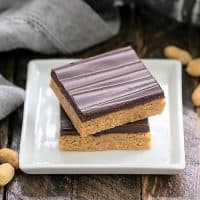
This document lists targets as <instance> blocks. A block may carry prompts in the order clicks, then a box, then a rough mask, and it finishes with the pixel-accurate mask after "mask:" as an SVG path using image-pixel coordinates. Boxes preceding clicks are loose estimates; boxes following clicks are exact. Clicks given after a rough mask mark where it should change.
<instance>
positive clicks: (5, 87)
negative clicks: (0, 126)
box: [0, 75, 24, 120]
mask: <svg viewBox="0 0 200 200" xmlns="http://www.w3.org/2000/svg"><path fill="white" fill-rule="evenodd" d="M23 101H24V90H23V89H21V88H19V87H17V86H15V85H13V84H12V83H10V82H9V81H7V80H6V79H5V78H4V77H3V76H2V75H0V105H1V106H0V120H1V119H3V118H5V117H6V116H7V115H8V114H9V113H11V112H12V111H13V110H15V109H16V108H18V107H19V106H20V105H21V104H22V103H23Z"/></svg>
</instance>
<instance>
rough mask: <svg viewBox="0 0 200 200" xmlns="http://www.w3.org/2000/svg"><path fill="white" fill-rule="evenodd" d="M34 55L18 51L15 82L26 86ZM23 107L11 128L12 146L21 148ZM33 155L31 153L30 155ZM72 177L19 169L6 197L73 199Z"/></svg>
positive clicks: (9, 185)
mask: <svg viewBox="0 0 200 200" xmlns="http://www.w3.org/2000/svg"><path fill="white" fill-rule="evenodd" d="M33 56H34V54H33V55H29V54H28V53H27V52H24V53H22V52H17V57H18V60H17V74H16V77H15V82H16V83H17V85H19V86H21V87H24V86H25V81H26V71H27V70H26V69H27V66H26V65H27V62H28V60H29V59H31V58H32V57H33ZM22 118H23V108H22V107H21V108H20V109H18V110H17V111H16V112H15V113H14V114H13V115H12V123H11V124H10V127H9V130H10V132H12V136H11V137H10V139H11V147H12V148H13V149H16V150H19V144H20V135H21V126H22ZM30 156H31V155H30ZM71 193H72V179H71V177H70V176H65V175H42V176H41V175H37V176H36V175H28V174H24V173H23V172H21V171H18V172H17V173H16V175H15V178H14V180H13V181H12V182H11V183H10V184H8V186H7V190H6V192H5V198H6V199H30V198H36V199H57V198H61V199H71Z"/></svg>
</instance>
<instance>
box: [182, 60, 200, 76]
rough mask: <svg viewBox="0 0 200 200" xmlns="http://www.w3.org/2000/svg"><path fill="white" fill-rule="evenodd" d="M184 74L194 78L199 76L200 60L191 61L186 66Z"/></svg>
mask: <svg viewBox="0 0 200 200" xmlns="http://www.w3.org/2000/svg"><path fill="white" fill-rule="evenodd" d="M185 70H186V72H187V73H188V74H189V75H191V76H194V77H199V76H200V58H196V59H193V60H191V61H190V62H189V64H188V65H187V68H186V69H185Z"/></svg>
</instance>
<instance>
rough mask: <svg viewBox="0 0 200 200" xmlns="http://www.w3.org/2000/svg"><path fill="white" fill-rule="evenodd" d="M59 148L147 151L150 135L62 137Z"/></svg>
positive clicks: (116, 134)
mask: <svg viewBox="0 0 200 200" xmlns="http://www.w3.org/2000/svg"><path fill="white" fill-rule="evenodd" d="M59 148H60V149H61V150H64V151H106V150H148V149H150V148H151V134H150V133H148V132H147V133H138V134H134V133H111V134H102V135H99V136H98V137H95V136H88V137H84V138H83V137H80V136H79V135H62V136H60V140H59Z"/></svg>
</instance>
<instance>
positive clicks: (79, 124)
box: [50, 80, 165, 137]
mask: <svg viewBox="0 0 200 200" xmlns="http://www.w3.org/2000/svg"><path fill="white" fill-rule="evenodd" d="M50 85H51V88H52V89H53V91H54V93H55V94H56V96H57V97H58V99H59V101H60V104H61V106H62V108H63V109H64V110H65V112H66V113H67V115H68V117H69V118H70V120H71V122H72V123H73V125H74V127H75V128H76V130H77V131H78V132H79V133H80V135H81V136H82V137H85V136H88V135H91V134H95V133H97V132H100V131H103V130H107V129H111V128H114V127H116V126H119V125H123V124H127V123H128V122H133V121H138V120H141V119H144V118H147V117H149V116H151V115H154V114H158V113H160V112H162V110H163V108H164V105H165V101H164V99H156V100H153V101H150V102H148V103H146V104H143V105H138V106H134V107H133V108H129V109H123V110H120V111H115V112H113V113H109V114H106V115H104V116H101V117H98V118H94V119H91V120H88V121H81V120H80V118H79V116H78V115H77V114H76V112H75V110H74V109H73V107H72V106H71V104H70V102H68V101H67V100H66V98H65V96H64V95H63V93H62V92H61V91H60V88H59V87H58V86H57V85H56V83H55V82H54V81H53V80H51V83H50Z"/></svg>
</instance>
